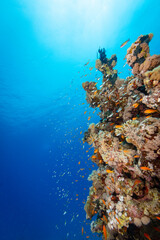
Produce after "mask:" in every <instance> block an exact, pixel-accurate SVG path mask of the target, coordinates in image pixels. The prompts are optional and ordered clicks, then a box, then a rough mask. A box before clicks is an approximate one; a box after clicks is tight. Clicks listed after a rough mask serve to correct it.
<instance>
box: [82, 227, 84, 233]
mask: <svg viewBox="0 0 160 240" xmlns="http://www.w3.org/2000/svg"><path fill="white" fill-rule="evenodd" d="M83 233H84V228H83V227H82V235H83Z"/></svg>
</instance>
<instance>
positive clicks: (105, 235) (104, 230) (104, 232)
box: [103, 225, 107, 240]
mask: <svg viewBox="0 0 160 240" xmlns="http://www.w3.org/2000/svg"><path fill="white" fill-rule="evenodd" d="M103 234H104V239H105V240H107V230H106V227H105V225H103Z"/></svg>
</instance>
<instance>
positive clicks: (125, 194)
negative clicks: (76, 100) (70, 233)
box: [82, 34, 160, 239]
mask: <svg viewBox="0 0 160 240" xmlns="http://www.w3.org/2000/svg"><path fill="white" fill-rule="evenodd" d="M152 37H153V34H148V35H144V36H143V35H141V36H140V37H139V38H138V39H137V40H136V41H135V43H133V44H132V45H131V47H130V48H129V49H128V50H127V55H126V59H127V63H128V64H129V66H131V68H132V69H133V76H131V77H127V78H126V79H120V78H119V77H118V74H117V70H114V69H113V68H114V67H115V65H116V62H117V57H116V55H112V57H111V58H110V59H108V58H107V57H106V54H105V50H104V49H103V50H102V51H99V54H100V59H97V60H96V68H97V69H98V70H99V71H100V72H101V73H102V74H103V80H102V85H101V87H100V89H98V88H97V86H96V82H85V83H83V85H82V86H83V88H84V90H85V91H86V99H87V102H88V103H89V104H90V106H91V107H93V108H99V110H100V113H99V116H100V117H101V121H100V122H99V123H97V124H94V123H92V124H90V126H89V128H88V130H87V131H86V132H85V134H84V138H83V141H84V142H87V143H88V144H90V145H92V146H93V147H94V149H95V151H94V155H93V156H92V157H91V159H92V161H93V162H95V163H96V164H97V166H98V169H97V170H95V171H93V172H92V174H91V175H90V176H89V180H90V181H92V182H93V184H92V187H91V188H90V193H89V196H88V198H87V202H86V205H85V211H86V214H87V218H89V219H91V218H92V217H93V216H94V215H96V216H97V219H96V220H95V221H92V223H91V230H92V231H93V232H97V233H101V232H103V229H104V228H103V227H104V226H105V228H106V230H107V232H108V234H109V239H122V238H123V237H124V239H130V238H129V234H130V228H133V227H132V226H134V228H133V229H136V227H137V228H138V230H137V229H136V239H143V238H142V237H141V236H142V232H143V228H144V227H145V225H148V224H149V225H150V224H152V221H154V222H155V221H156V220H155V219H156V217H157V216H159V215H160V187H159V186H160V118H159V117H160V55H153V56H150V53H149V45H148V44H149V42H150V40H151V39H152ZM102 55H103V56H102ZM133 224H134V225H133ZM122 235H123V237H122Z"/></svg>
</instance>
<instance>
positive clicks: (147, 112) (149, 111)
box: [144, 109, 157, 114]
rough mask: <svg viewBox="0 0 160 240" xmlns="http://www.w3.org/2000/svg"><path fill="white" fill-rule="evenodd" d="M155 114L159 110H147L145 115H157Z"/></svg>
mask: <svg viewBox="0 0 160 240" xmlns="http://www.w3.org/2000/svg"><path fill="white" fill-rule="evenodd" d="M155 112H157V110H155V109H147V110H145V111H144V113H145V114H150V113H155Z"/></svg>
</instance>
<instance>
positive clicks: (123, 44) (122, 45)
mask: <svg viewBox="0 0 160 240" xmlns="http://www.w3.org/2000/svg"><path fill="white" fill-rule="evenodd" d="M129 41H130V39H128V40H126V41H125V42H124V43H122V44H121V46H120V48H122V47H124V46H125V45H126V44H127V43H128V42H129Z"/></svg>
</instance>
